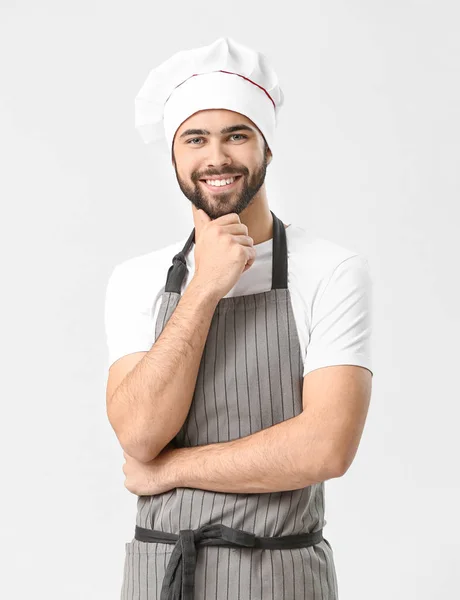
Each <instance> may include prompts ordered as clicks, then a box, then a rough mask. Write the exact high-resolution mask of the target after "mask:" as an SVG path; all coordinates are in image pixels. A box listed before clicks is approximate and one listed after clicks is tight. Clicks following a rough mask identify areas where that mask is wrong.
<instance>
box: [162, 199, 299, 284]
mask: <svg viewBox="0 0 460 600" xmlns="http://www.w3.org/2000/svg"><path fill="white" fill-rule="evenodd" d="M270 212H271V214H272V216H273V254H272V288H271V289H272V290H274V289H287V286H288V285H287V278H288V256H287V241H286V229H285V227H284V223H283V222H282V221H281V220H280V219H278V217H277V216H276V215H275V213H274V212H273V211H270ZM194 243H195V228H193V230H192V233H191V234H190V235H189V237H188V239H187V241H186V242H185V245H184V247H183V248H182V250H181V251H180V252H178V253H177V254H176V255H175V256H174V257H173V260H172V265H171V266H170V267H169V270H168V275H167V277H166V284H165V292H175V293H176V294H180V293H181V289H182V283H183V281H184V277H185V274H186V273H187V263H186V258H185V257H186V255H187V253H188V252H189V250H190V248H191V247H192V244H194Z"/></svg>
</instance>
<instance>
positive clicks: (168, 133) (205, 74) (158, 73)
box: [135, 38, 284, 153]
mask: <svg viewBox="0 0 460 600" xmlns="http://www.w3.org/2000/svg"><path fill="white" fill-rule="evenodd" d="M283 100H284V94H283V92H282V90H281V88H280V87H279V85H278V78H277V76H276V73H275V72H274V70H273V69H272V68H271V67H270V65H269V64H268V62H267V59H266V57H265V56H264V55H263V54H261V53H260V52H256V51H255V50H252V49H250V48H248V47H246V46H243V45H242V44H239V43H237V42H235V41H234V40H232V39H231V38H219V39H217V40H216V41H215V42H213V43H212V44H210V45H209V46H202V47H200V48H194V49H192V50H184V51H181V52H177V53H176V54H173V56H171V57H170V58H169V59H168V60H166V61H165V62H163V63H162V64H161V65H159V66H158V67H156V68H154V69H152V71H150V73H149V75H148V77H147V79H146V80H145V82H144V84H143V86H142V88H141V89H140V91H139V93H138V94H137V96H136V99H135V126H136V129H137V130H138V131H139V133H140V135H141V137H142V139H143V140H144V142H145V143H146V144H148V143H150V142H153V141H158V140H163V141H165V142H166V144H167V147H168V150H169V152H171V149H172V142H173V139H174V135H175V133H176V131H177V129H178V128H179V127H180V125H181V124H182V123H183V122H184V121H185V120H186V119H187V118H188V117H190V116H191V115H193V114H194V113H196V112H198V111H200V110H206V109H212V108H222V109H227V110H232V111H234V112H238V113H241V114H243V115H245V116H246V117H247V118H248V119H250V120H251V121H252V122H253V123H254V124H255V125H256V127H257V128H258V129H259V130H260V131H261V132H262V134H263V136H264V137H265V140H266V142H267V144H268V146H269V148H270V150H271V151H272V153H273V146H274V137H275V127H276V124H277V117H278V111H279V109H280V108H281V106H282V105H283Z"/></svg>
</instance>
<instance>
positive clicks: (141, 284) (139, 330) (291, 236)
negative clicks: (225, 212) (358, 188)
mask: <svg viewBox="0 0 460 600" xmlns="http://www.w3.org/2000/svg"><path fill="white" fill-rule="evenodd" d="M285 231H286V240H287V250H288V288H289V291H290V295H291V303H292V310H293V313H294V318H295V322H296V326H297V332H298V336H299V340H300V345H301V351H302V356H303V359H304V371H303V375H304V376H305V375H306V374H307V373H309V372H310V371H313V370H314V369H318V368H320V367H326V366H332V365H359V366H362V367H366V368H367V369H369V371H371V373H373V371H372V366H371V309H372V306H371V303H372V298H371V292H372V279H371V276H370V270H369V264H368V262H367V260H366V258H365V257H364V256H362V255H360V254H357V253H356V252H353V251H352V250H348V249H347V248H344V247H343V246H340V245H338V244H336V243H334V242H331V241H329V240H326V239H323V238H314V237H312V236H311V235H310V234H309V233H308V232H307V231H305V230H304V229H302V228H301V227H298V226H295V225H289V226H288V227H287V228H286V230H285ZM187 238H188V235H187V237H185V238H183V239H182V240H179V241H178V242H175V243H173V244H170V245H168V246H165V247H163V248H160V249H159V250H154V251H152V252H149V253H147V254H142V255H140V256H136V257H134V258H129V259H127V260H125V261H123V262H121V263H119V264H118V265H116V266H115V267H114V269H113V270H112V273H111V275H110V277H109V280H108V284H107V290H106V299H105V330H106V340H107V347H108V363H107V369H108V368H109V367H110V365H112V363H114V362H115V361H116V360H117V359H119V358H121V357H122V356H125V355H126V354H130V353H132V352H141V351H145V352H146V351H148V350H150V348H151V347H152V344H153V342H154V338H155V322H156V318H157V315H158V311H159V308H160V304H161V295H162V293H163V292H164V287H165V283H166V276H167V273H168V269H169V267H170V266H171V264H172V259H173V256H174V255H175V254H177V253H178V252H180V250H182V248H183V246H184V244H185V242H186V240H187ZM272 242H273V240H272V239H270V240H267V241H265V242H262V243H261V244H256V245H255V246H254V248H255V250H256V253H257V256H256V259H255V261H254V263H253V265H252V266H251V268H250V269H248V270H247V271H246V272H244V273H243V274H242V275H241V276H240V278H239V280H238V281H237V283H236V285H235V286H234V287H233V288H232V289H231V290H230V292H229V293H228V294H227V296H226V297H228V296H244V295H247V294H257V293H260V292H265V291H268V290H270V289H271V274H272V246H273V243H272ZM187 269H188V275H187V276H186V277H185V278H184V282H183V285H182V290H181V293H183V292H184V291H185V289H186V287H187V286H188V284H189V283H190V281H191V278H192V277H193V274H194V272H195V263H194V245H193V244H192V247H191V249H190V250H189V252H188V254H187Z"/></svg>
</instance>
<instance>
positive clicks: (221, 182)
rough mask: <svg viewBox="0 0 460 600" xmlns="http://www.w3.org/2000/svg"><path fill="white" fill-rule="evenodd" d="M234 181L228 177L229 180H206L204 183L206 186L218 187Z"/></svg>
mask: <svg viewBox="0 0 460 600" xmlns="http://www.w3.org/2000/svg"><path fill="white" fill-rule="evenodd" d="M234 181H235V178H234V177H230V178H229V179H207V180H206V183H207V184H208V185H213V186H215V187H220V186H221V185H227V184H230V183H233V182H234Z"/></svg>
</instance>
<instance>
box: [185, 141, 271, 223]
mask: <svg viewBox="0 0 460 600" xmlns="http://www.w3.org/2000/svg"><path fill="white" fill-rule="evenodd" d="M267 155H268V153H267V151H265V152H264V158H263V161H262V164H261V165H260V166H259V167H258V168H257V169H256V170H255V171H254V172H253V174H252V175H251V176H249V170H248V169H247V168H246V167H241V168H239V169H237V168H234V167H231V168H225V170H224V171H225V174H228V175H229V176H231V175H232V174H235V175H241V178H240V179H241V180H242V181H241V184H238V185H241V190H240V191H237V190H231V191H229V192H227V193H225V192H220V193H219V194H218V195H217V194H216V196H215V197H214V198H212V197H211V198H210V196H211V195H212V192H209V193H207V192H206V190H205V189H204V187H203V186H202V185H201V184H200V183H199V180H200V179H202V178H203V176H200V175H199V174H198V173H196V172H193V173H192V175H191V180H192V184H191V185H190V184H188V183H186V182H185V181H184V180H183V179H181V178H180V177H179V174H178V172H177V167H176V161H175V160H174V170H175V171H176V179H177V183H178V184H179V187H180V189H181V190H182V193H183V194H184V196H186V197H187V198H188V199H189V200H190V202H191V203H192V204H193V205H194V206H195V207H196V208H197V209H201V210H203V211H204V212H205V213H206V214H207V215H208V216H209V218H211V219H218V218H219V217H222V216H223V215H228V214H230V213H236V214H238V215H239V214H240V213H241V212H242V211H243V210H244V209H245V208H246V207H247V206H249V204H250V203H251V202H252V200H253V198H254V196H255V195H256V194H257V192H258V191H259V190H260V188H261V187H262V185H263V183H264V181H265V175H266V172H267V164H268V163H267ZM220 174H221V173H219V172H218V171H216V170H214V172H208V173H206V175H209V176H216V175H220Z"/></svg>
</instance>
